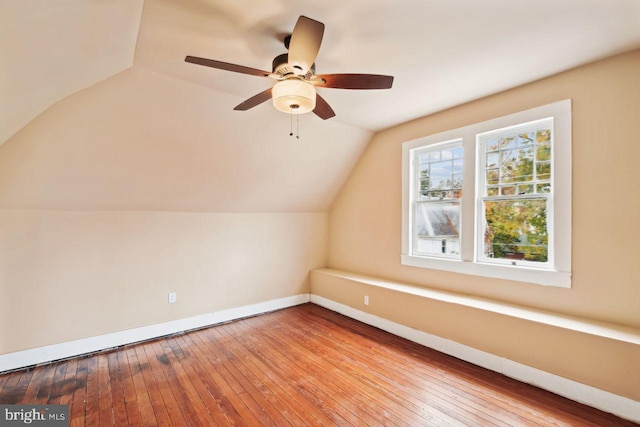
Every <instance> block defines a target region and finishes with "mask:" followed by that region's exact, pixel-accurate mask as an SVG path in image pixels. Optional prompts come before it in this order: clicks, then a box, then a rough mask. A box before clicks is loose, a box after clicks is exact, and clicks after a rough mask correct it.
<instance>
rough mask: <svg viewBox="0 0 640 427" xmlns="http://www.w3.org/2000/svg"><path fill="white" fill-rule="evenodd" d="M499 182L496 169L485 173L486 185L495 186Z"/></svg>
mask: <svg viewBox="0 0 640 427" xmlns="http://www.w3.org/2000/svg"><path fill="white" fill-rule="evenodd" d="M499 181H500V174H499V173H498V169H489V170H488V171H487V184H497V183H498V182H499Z"/></svg>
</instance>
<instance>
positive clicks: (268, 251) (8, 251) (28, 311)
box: [0, 209, 327, 354]
mask: <svg viewBox="0 0 640 427" xmlns="http://www.w3.org/2000/svg"><path fill="white" fill-rule="evenodd" d="M326 236H327V214H326V213H309V214H305V213H299V214H295V213H293V214H259V213H258V214H229V213H180V212H123V211H111V212H109V211H103V212H99V211H95V212H89V211H86V212H72V211H46V210H9V209H5V210H0V284H1V286H0V300H1V301H2V309H1V310H0V324H1V327H0V354H3V353H9V352H14V351H19V350H25V349H29V348H35V347H40V346H44V345H49V344H55V343H60V342H65V341H70V340H75V339H80V338H85V337H90V336H95V335H100V334H104V333H108V332H116V331H122V330H126V329H130V328H135V327H139V326H146V325H151V324H156V323H160V322H164V321H169V320H174V319H181V318H186V317H190V316H195V315H198V314H204V313H209V312H214V311H217V310H221V309H226V308H233V307H239V306H243V305H247V304H252V303H258V302H264V301H268V300H271V299H274V298H282V297H287V296H291V295H297V294H301V293H308V292H309V278H308V275H309V270H310V269H312V268H317V267H320V266H323V265H324V263H325V260H326ZM168 292H176V293H177V302H176V303H175V304H171V305H170V304H168V303H167V294H168Z"/></svg>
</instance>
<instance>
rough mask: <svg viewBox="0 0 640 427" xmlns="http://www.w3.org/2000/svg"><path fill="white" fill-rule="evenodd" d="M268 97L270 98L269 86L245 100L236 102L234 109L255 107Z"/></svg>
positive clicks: (241, 109) (244, 109) (242, 109)
mask: <svg viewBox="0 0 640 427" xmlns="http://www.w3.org/2000/svg"><path fill="white" fill-rule="evenodd" d="M269 99H271V88H269V89H267V90H265V91H262V92H260V93H259V94H257V95H254V96H252V97H251V98H249V99H247V100H246V101H244V102H242V103H240V104H238V105H237V106H236V107H235V108H234V110H236V111H247V110H248V109H250V108H253V107H256V106H258V105H260V104H262V103H263V102H265V101H268V100H269Z"/></svg>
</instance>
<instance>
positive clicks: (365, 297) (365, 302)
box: [364, 295, 369, 305]
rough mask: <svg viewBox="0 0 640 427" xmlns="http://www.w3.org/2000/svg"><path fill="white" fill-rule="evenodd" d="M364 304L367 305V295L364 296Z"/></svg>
mask: <svg viewBox="0 0 640 427" xmlns="http://www.w3.org/2000/svg"><path fill="white" fill-rule="evenodd" d="M364 305H369V295H365V296H364Z"/></svg>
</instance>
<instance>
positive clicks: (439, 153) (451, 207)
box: [412, 140, 464, 259]
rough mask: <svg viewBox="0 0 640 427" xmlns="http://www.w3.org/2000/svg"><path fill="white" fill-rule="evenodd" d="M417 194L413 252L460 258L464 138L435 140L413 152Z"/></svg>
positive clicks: (415, 196) (414, 209)
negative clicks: (438, 142)
mask: <svg viewBox="0 0 640 427" xmlns="http://www.w3.org/2000/svg"><path fill="white" fill-rule="evenodd" d="M412 156H413V162H414V165H415V166H414V168H413V172H414V180H415V186H414V187H415V188H416V190H417V191H416V194H415V195H414V197H413V199H414V203H413V224H414V228H413V233H412V236H413V239H412V243H413V247H412V253H414V254H416V255H421V256H434V257H443V258H454V259H460V228H461V227H460V216H461V214H460V202H461V199H462V183H463V166H464V164H463V150H462V141H461V140H457V141H450V142H444V143H440V144H434V145H431V146H428V147H425V148H421V149H418V150H415V151H414V152H413V155H412Z"/></svg>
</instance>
